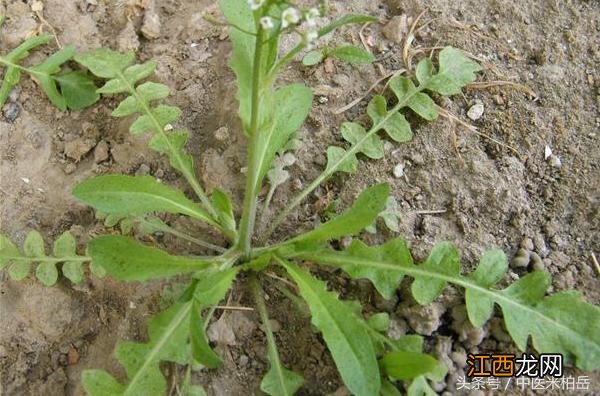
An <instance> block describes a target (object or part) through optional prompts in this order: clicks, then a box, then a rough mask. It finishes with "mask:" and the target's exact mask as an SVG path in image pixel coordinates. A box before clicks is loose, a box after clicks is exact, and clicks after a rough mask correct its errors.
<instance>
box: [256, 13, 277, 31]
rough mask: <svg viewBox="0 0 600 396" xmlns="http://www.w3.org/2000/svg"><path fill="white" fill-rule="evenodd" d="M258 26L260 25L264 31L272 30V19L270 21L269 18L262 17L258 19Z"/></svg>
mask: <svg viewBox="0 0 600 396" xmlns="http://www.w3.org/2000/svg"><path fill="white" fill-rule="evenodd" d="M260 24H261V26H262V28H263V29H265V30H269V29H273V26H275V25H274V24H273V19H271V17H268V16H264V17H262V18H260Z"/></svg>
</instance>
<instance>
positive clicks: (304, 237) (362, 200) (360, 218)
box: [290, 183, 390, 243]
mask: <svg viewBox="0 0 600 396" xmlns="http://www.w3.org/2000/svg"><path fill="white" fill-rule="evenodd" d="M389 194H390V187H389V185H388V184H387V183H381V184H377V185H375V186H371V187H369V188H367V189H365V190H364V191H363V192H362V193H361V194H360V195H359V196H358V198H357V199H356V201H355V202H354V204H353V205H352V207H350V208H349V209H348V210H347V211H345V212H344V213H342V214H341V215H339V216H337V217H335V218H334V219H332V220H330V221H328V222H326V223H323V224H321V225H320V226H318V227H317V228H315V229H314V230H312V231H309V232H307V233H304V234H301V235H299V236H297V237H295V238H293V239H292V240H291V241H290V242H293V243H307V242H310V243H316V242H326V241H330V240H332V239H336V238H339V237H342V236H345V235H355V234H358V233H359V232H360V231H362V230H363V229H364V228H365V227H367V226H368V225H370V224H371V223H373V221H375V219H376V218H377V215H378V214H379V212H381V211H382V210H383V208H384V206H385V202H386V200H387V197H388V196H389Z"/></svg>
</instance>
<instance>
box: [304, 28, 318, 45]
mask: <svg viewBox="0 0 600 396" xmlns="http://www.w3.org/2000/svg"><path fill="white" fill-rule="evenodd" d="M318 38H319V33H318V32H316V31H310V32H308V33H306V42H307V43H308V44H313V43H314V42H315V41H316V40H317V39H318Z"/></svg>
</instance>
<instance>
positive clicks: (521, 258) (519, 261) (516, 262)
mask: <svg viewBox="0 0 600 396" xmlns="http://www.w3.org/2000/svg"><path fill="white" fill-rule="evenodd" d="M529 255H530V252H529V251H528V250H525V249H523V248H521V249H519V250H517V253H516V254H515V257H514V258H513V259H512V261H511V263H510V264H511V267H513V268H524V267H527V265H528V264H529Z"/></svg>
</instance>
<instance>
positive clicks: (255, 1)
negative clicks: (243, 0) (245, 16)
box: [248, 0, 266, 11]
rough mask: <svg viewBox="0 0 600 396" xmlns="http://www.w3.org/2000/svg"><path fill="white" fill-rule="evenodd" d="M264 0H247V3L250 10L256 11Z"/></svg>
mask: <svg viewBox="0 0 600 396" xmlns="http://www.w3.org/2000/svg"><path fill="white" fill-rule="evenodd" d="M265 1H266V0H248V5H249V6H250V9H251V10H252V11H256V10H258V9H259V8H260V7H262V6H263V4H265Z"/></svg>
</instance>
